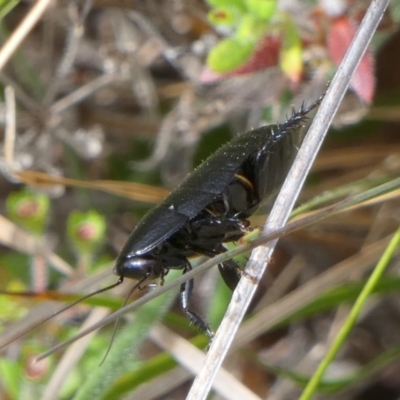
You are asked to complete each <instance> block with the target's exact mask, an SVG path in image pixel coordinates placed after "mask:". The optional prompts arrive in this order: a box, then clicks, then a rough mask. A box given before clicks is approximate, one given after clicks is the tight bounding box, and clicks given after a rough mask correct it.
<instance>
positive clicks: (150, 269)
mask: <svg viewBox="0 0 400 400" xmlns="http://www.w3.org/2000/svg"><path fill="white" fill-rule="evenodd" d="M158 266H159V263H158V262H157V260H154V259H151V258H150V259H149V258H141V257H132V258H127V259H122V260H117V264H116V266H115V267H114V274H115V275H118V276H123V277H125V278H130V279H135V280H141V279H142V278H144V277H145V276H146V275H147V276H148V277H149V278H151V277H152V276H153V274H155V273H156V271H158V268H157V267H158ZM156 275H157V274H156Z"/></svg>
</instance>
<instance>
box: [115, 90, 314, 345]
mask: <svg viewBox="0 0 400 400" xmlns="http://www.w3.org/2000/svg"><path fill="white" fill-rule="evenodd" d="M321 100H322V97H321V98H319V99H318V100H317V101H316V102H314V103H313V104H311V105H310V106H309V107H304V106H302V107H301V108H300V110H299V111H295V110H293V112H292V116H291V117H290V118H289V119H287V120H286V121H285V122H284V123H282V124H276V125H268V126H264V127H261V128H258V129H255V130H252V131H249V132H247V133H245V134H243V135H241V136H238V137H236V138H234V139H233V140H231V141H230V142H228V143H227V144H225V145H224V146H222V147H221V148H220V149H219V150H218V151H216V152H215V153H214V154H212V155H211V156H210V157H209V158H208V159H207V160H206V161H204V162H203V163H202V164H201V165H200V166H199V167H198V168H197V169H196V170H195V171H194V172H193V173H191V174H190V175H189V176H188V177H187V178H186V180H184V181H183V183H182V184H181V185H180V186H179V187H178V188H177V189H176V190H174V191H173V192H172V193H171V194H170V195H169V196H168V197H167V198H166V199H165V200H164V201H163V202H162V203H161V204H159V205H158V206H156V207H155V208H153V209H152V210H150V212H149V213H148V214H146V215H145V217H144V218H143V219H142V220H141V221H140V223H139V224H138V225H137V226H136V228H135V229H134V230H133V232H132V233H131V235H130V237H129V238H128V240H127V242H126V244H125V246H124V247H123V249H122V251H121V253H120V254H119V256H118V258H117V261H116V265H115V268H114V273H115V274H116V275H118V276H120V278H121V280H123V278H125V277H126V278H132V279H135V280H138V281H139V285H140V284H141V283H143V282H144V281H146V280H153V279H158V278H159V279H161V284H163V281H164V277H165V275H167V274H168V272H169V270H170V269H182V270H183V273H186V272H188V271H190V270H191V265H190V262H189V260H188V258H190V257H192V256H195V255H205V256H208V257H213V256H215V255H217V254H221V253H223V252H225V251H226V249H225V247H224V245H223V244H224V243H226V242H232V241H236V240H238V239H239V238H241V237H242V236H243V235H244V234H245V233H246V232H247V231H248V230H249V224H250V223H249V221H248V219H247V218H248V217H249V216H251V215H252V214H253V213H254V212H255V211H256V209H257V208H258V206H259V205H260V203H261V202H262V201H263V199H265V198H266V197H269V196H271V195H272V194H273V193H274V192H275V191H276V190H277V189H278V188H279V186H281V184H282V183H283V180H284V179H285V177H286V175H287V172H288V170H289V168H290V166H291V164H292V161H293V159H294V156H295V154H296V152H297V146H296V144H295V140H294V139H295V133H296V132H297V130H298V128H300V127H301V126H302V123H303V122H304V120H305V118H306V116H307V114H308V113H309V112H310V111H311V110H312V109H314V108H315V107H316V106H318V105H319V104H320V102H321ZM218 267H219V270H220V273H221V275H222V277H223V279H224V280H225V282H226V283H227V285H228V286H229V287H230V288H231V289H234V288H235V286H236V285H237V283H238V281H239V279H240V276H241V273H240V269H239V267H238V266H237V265H236V263H235V262H234V261H232V260H230V261H226V262H223V263H221V264H219V265H218ZM192 289H193V280H189V281H188V282H186V283H184V284H182V285H181V289H180V304H181V307H182V309H183V311H184V313H185V314H186V315H187V316H188V318H189V319H190V321H191V322H192V323H194V324H195V325H197V326H198V327H199V328H200V329H201V330H202V331H203V332H205V333H206V334H207V335H208V336H209V338H210V339H211V338H212V337H213V332H212V330H211V329H210V327H209V325H208V324H207V322H205V321H204V320H203V319H202V318H201V317H200V316H199V315H197V314H196V313H195V312H193V311H192V310H190V309H189V300H190V295H191V292H192Z"/></svg>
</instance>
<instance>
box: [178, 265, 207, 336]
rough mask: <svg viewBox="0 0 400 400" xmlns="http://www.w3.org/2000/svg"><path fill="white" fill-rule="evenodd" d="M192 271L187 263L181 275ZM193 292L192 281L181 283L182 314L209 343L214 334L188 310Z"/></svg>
mask: <svg viewBox="0 0 400 400" xmlns="http://www.w3.org/2000/svg"><path fill="white" fill-rule="evenodd" d="M191 269H192V267H191V265H190V263H189V262H188V263H187V264H186V266H185V268H184V270H183V273H184V274H185V273H186V272H188V271H190V270H191ZM192 290H193V279H190V280H189V281H187V282H185V283H182V285H181V293H180V303H181V307H182V310H183V312H184V313H185V314H186V316H187V317H188V318H189V319H190V321H191V322H192V323H193V324H194V325H196V326H197V327H198V328H199V329H200V330H201V331H202V332H204V333H205V334H206V335H207V336H208V337H209V338H210V341H211V340H212V339H213V337H214V332H213V331H212V330H211V328H210V326H209V325H208V323H207V322H206V321H204V319H202V318H201V317H200V316H199V315H197V314H196V313H195V312H194V311H192V310H190V309H189V301H190V296H191V293H192Z"/></svg>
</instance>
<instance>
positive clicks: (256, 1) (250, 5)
mask: <svg viewBox="0 0 400 400" xmlns="http://www.w3.org/2000/svg"><path fill="white" fill-rule="evenodd" d="M246 6H247V9H248V10H249V11H251V12H252V13H254V14H255V15H257V17H258V18H260V19H263V20H264V21H268V20H269V19H270V18H271V17H272V16H273V15H274V13H275V11H276V0H246Z"/></svg>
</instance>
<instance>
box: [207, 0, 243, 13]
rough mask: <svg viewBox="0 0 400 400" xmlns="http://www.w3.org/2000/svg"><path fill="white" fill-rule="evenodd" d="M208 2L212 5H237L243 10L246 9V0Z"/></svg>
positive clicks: (209, 0) (211, 0) (213, 0)
mask: <svg viewBox="0 0 400 400" xmlns="http://www.w3.org/2000/svg"><path fill="white" fill-rule="evenodd" d="M207 3H208V4H209V5H210V6H212V7H236V8H238V9H239V10H242V11H245V10H246V5H245V2H244V0H207Z"/></svg>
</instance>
